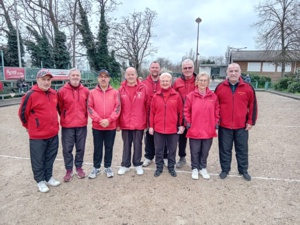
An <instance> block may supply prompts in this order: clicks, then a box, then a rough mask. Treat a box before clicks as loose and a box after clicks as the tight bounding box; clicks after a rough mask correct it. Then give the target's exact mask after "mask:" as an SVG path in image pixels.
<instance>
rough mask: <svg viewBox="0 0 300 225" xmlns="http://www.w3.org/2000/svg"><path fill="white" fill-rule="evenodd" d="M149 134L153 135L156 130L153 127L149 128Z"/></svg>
mask: <svg viewBox="0 0 300 225" xmlns="http://www.w3.org/2000/svg"><path fill="white" fill-rule="evenodd" d="M149 134H151V135H153V134H154V129H153V128H152V127H149Z"/></svg>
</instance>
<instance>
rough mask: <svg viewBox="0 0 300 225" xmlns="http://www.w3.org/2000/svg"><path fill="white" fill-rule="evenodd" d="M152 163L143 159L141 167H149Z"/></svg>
mask: <svg viewBox="0 0 300 225" xmlns="http://www.w3.org/2000/svg"><path fill="white" fill-rule="evenodd" d="M151 163H152V160H150V159H147V158H145V160H144V162H143V166H144V167H146V166H149V165H150V164H151Z"/></svg>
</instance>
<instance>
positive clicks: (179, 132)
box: [177, 126, 185, 134]
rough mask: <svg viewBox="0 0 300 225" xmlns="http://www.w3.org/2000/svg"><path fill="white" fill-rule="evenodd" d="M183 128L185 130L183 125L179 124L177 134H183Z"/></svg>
mask: <svg viewBox="0 0 300 225" xmlns="http://www.w3.org/2000/svg"><path fill="white" fill-rule="evenodd" d="M184 130H185V128H184V126H180V127H179V128H178V132H177V134H183V132H184Z"/></svg>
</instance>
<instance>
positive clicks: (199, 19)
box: [195, 17, 202, 73]
mask: <svg viewBox="0 0 300 225" xmlns="http://www.w3.org/2000/svg"><path fill="white" fill-rule="evenodd" d="M195 21H196V23H197V24H198V29H197V49H196V71H197V73H198V72H199V68H198V55H199V52H198V43H199V24H200V23H201V21H202V19H201V18H200V17H198V18H197V19H196V20H195Z"/></svg>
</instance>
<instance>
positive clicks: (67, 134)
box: [61, 126, 87, 170]
mask: <svg viewBox="0 0 300 225" xmlns="http://www.w3.org/2000/svg"><path fill="white" fill-rule="evenodd" d="M86 136H87V127H86V126H85V127H74V128H64V127H62V129H61V141H62V147H63V156H64V162H65V168H66V170H73V162H74V157H73V154H72V152H73V148H74V145H75V149H76V155H75V162H74V164H75V167H76V168H81V167H82V164H83V158H84V152H85V142H86Z"/></svg>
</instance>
